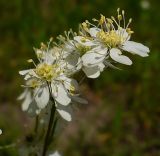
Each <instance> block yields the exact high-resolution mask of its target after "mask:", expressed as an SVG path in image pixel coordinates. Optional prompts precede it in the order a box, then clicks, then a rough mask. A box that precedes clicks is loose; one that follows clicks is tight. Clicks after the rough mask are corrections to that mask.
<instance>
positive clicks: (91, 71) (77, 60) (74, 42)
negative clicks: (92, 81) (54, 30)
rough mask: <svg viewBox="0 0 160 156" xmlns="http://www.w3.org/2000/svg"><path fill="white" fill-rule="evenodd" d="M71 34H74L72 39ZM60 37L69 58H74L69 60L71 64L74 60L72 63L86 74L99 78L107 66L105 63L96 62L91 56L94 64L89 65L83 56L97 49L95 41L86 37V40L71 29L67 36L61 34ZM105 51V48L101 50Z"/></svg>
mask: <svg viewBox="0 0 160 156" xmlns="http://www.w3.org/2000/svg"><path fill="white" fill-rule="evenodd" d="M70 34H72V39H70V36H69V35H70ZM58 39H59V40H60V41H62V43H63V46H64V50H65V51H67V52H68V58H69V59H70V60H72V61H68V63H69V64H71V63H70V62H73V63H72V65H75V67H76V69H77V70H80V69H82V70H83V71H84V73H85V74H86V76H87V77H89V78H97V77H98V76H99V75H100V72H102V71H103V69H104V67H105V65H104V64H103V63H101V64H99V63H98V64H96V62H95V61H96V60H95V59H93V60H92V58H91V60H92V61H93V62H94V64H93V66H91V65H90V66H88V63H85V62H84V61H83V60H82V58H83V57H82V56H83V55H84V54H86V53H89V52H92V51H97V47H96V44H95V43H93V42H92V41H91V40H90V39H85V42H84V41H83V40H82V38H81V36H77V34H74V33H71V31H69V32H68V34H66V37H63V36H61V35H60V36H59V37H58ZM103 51H104V50H102V51H101V52H102V53H103ZM101 52H99V53H101ZM81 57H82V58H81ZM88 59H90V58H88Z"/></svg>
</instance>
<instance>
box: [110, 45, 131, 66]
mask: <svg viewBox="0 0 160 156" xmlns="http://www.w3.org/2000/svg"><path fill="white" fill-rule="evenodd" d="M110 56H111V58H112V59H113V60H115V61H116V62H119V63H122V64H125V65H131V64H132V61H131V60H130V59H129V58H128V57H127V56H124V55H121V51H120V50H119V49H116V48H112V49H111V50H110Z"/></svg>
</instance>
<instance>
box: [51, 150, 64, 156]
mask: <svg viewBox="0 0 160 156" xmlns="http://www.w3.org/2000/svg"><path fill="white" fill-rule="evenodd" d="M48 156H61V155H60V154H59V152H58V151H56V152H54V153H52V154H49V155H48Z"/></svg>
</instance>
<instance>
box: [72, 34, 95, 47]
mask: <svg viewBox="0 0 160 156" xmlns="http://www.w3.org/2000/svg"><path fill="white" fill-rule="evenodd" d="M74 40H75V41H77V42H78V43H80V44H81V45H83V46H94V45H95V43H94V42H93V41H91V40H89V39H86V38H84V37H83V36H75V37H74ZM83 40H85V42H83Z"/></svg>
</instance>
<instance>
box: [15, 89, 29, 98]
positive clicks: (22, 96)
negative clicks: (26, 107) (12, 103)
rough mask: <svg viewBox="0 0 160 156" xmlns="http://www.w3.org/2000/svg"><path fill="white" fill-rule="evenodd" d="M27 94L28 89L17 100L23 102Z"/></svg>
mask: <svg viewBox="0 0 160 156" xmlns="http://www.w3.org/2000/svg"><path fill="white" fill-rule="evenodd" d="M27 92H28V89H25V90H24V91H23V93H22V94H20V95H19V96H18V98H17V100H22V99H24V98H25V96H26V94H27Z"/></svg>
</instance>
